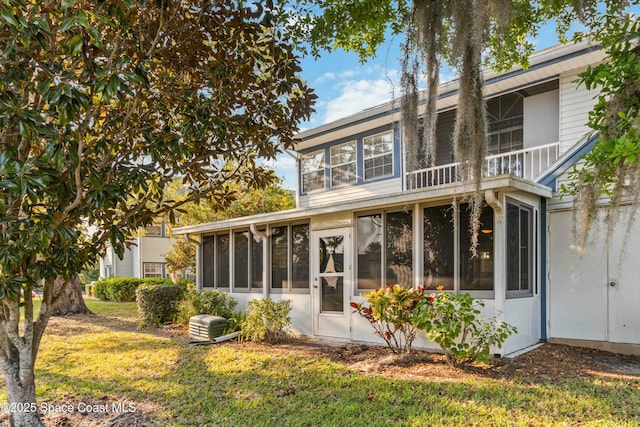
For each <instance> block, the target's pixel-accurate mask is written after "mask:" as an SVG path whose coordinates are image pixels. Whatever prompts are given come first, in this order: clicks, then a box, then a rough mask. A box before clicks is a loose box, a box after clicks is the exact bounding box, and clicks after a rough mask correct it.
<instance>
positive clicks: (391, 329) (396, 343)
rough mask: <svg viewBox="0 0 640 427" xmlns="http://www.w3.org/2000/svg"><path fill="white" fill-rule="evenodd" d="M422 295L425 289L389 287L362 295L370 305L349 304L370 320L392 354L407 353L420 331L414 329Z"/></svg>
mask: <svg viewBox="0 0 640 427" xmlns="http://www.w3.org/2000/svg"><path fill="white" fill-rule="evenodd" d="M423 293H424V290H423V289H422V288H418V289H407V288H403V287H402V286H400V285H393V286H386V287H384V288H381V289H377V290H375V291H372V292H369V293H367V294H364V295H362V296H363V297H364V298H366V299H367V302H368V303H369V305H368V306H365V305H363V304H359V303H356V302H353V301H352V302H351V303H350V304H349V305H351V307H352V308H353V309H354V310H355V312H357V313H358V314H360V315H361V316H362V317H364V318H365V319H367V320H368V321H369V323H370V324H371V326H372V327H373V329H374V331H375V333H376V334H377V335H380V336H381V337H382V339H383V340H384V341H385V343H386V344H387V346H388V347H389V348H390V349H391V351H393V352H394V353H408V352H410V351H411V345H412V344H413V340H414V339H415V337H416V332H417V330H416V328H415V327H414V326H413V316H414V314H413V312H414V308H415V307H416V305H417V304H418V302H419V301H420V299H421V298H422V294H423Z"/></svg>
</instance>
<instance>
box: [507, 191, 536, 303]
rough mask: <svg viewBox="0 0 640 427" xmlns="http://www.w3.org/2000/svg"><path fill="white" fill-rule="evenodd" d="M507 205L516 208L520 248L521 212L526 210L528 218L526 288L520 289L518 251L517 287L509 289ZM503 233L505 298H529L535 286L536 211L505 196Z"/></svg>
mask: <svg viewBox="0 0 640 427" xmlns="http://www.w3.org/2000/svg"><path fill="white" fill-rule="evenodd" d="M509 206H512V207H515V208H518V242H517V243H518V248H520V249H522V212H523V211H524V212H527V213H528V215H529V218H528V222H527V234H528V235H527V239H528V242H529V244H528V245H527V258H528V260H527V265H528V269H527V272H526V274H527V276H528V278H527V279H528V284H529V285H528V288H527V289H522V253H521V251H518V260H519V262H518V267H519V268H518V289H513V290H510V289H509V279H510V277H509V274H508V273H509V263H510V260H511V259H512V258H511V257H510V254H509V250H508V247H507V245H508V242H509V237H510V236H509V218H508V215H509ZM504 212H505V221H504V222H505V226H504V228H505V233H504V247H505V286H504V287H505V292H506V295H505V297H506V298H507V299H512V298H529V297H533V295H534V287H535V277H536V275H535V268H536V264H535V263H534V259H535V251H536V236H535V234H534V230H535V228H534V227H535V220H534V216H535V215H536V211H535V209H534V208H533V206H531V205H529V204H527V203H524V202H521V201H519V200H516V199H512V198H510V197H507V198H506V203H505V210H504Z"/></svg>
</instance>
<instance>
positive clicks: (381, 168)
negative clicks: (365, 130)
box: [362, 132, 393, 181]
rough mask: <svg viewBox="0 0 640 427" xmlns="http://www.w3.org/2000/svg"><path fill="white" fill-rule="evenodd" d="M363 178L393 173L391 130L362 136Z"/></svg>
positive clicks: (367, 178)
mask: <svg viewBox="0 0 640 427" xmlns="http://www.w3.org/2000/svg"><path fill="white" fill-rule="evenodd" d="M362 145H363V149H364V179H365V181H366V180H369V179H375V178H380V177H383V176H389V175H393V134H392V133H391V132H386V133H381V134H378V135H373V136H369V137H366V138H363V140H362Z"/></svg>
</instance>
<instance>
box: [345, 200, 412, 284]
mask: <svg viewBox="0 0 640 427" xmlns="http://www.w3.org/2000/svg"><path fill="white" fill-rule="evenodd" d="M412 218H413V215H412V212H411V211H403V212H387V213H384V214H373V215H363V216H360V217H358V219H357V230H356V242H357V243H356V244H357V250H358V255H357V257H358V258H357V264H358V265H357V274H358V278H357V289H358V290H359V291H367V290H371V289H377V288H380V287H381V286H382V285H383V284H384V285H393V284H400V285H402V286H405V287H411V286H412V285H413V226H412Z"/></svg>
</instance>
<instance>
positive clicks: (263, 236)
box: [249, 194, 297, 299]
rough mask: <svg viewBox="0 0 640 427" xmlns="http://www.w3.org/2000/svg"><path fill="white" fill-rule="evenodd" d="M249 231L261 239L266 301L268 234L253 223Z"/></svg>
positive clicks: (263, 288) (266, 296)
mask: <svg viewBox="0 0 640 427" xmlns="http://www.w3.org/2000/svg"><path fill="white" fill-rule="evenodd" d="M296 197H297V194H296ZM249 230H251V234H254V235H256V236H258V237H260V238H261V239H262V297H263V298H264V299H267V298H269V286H268V284H267V280H268V277H267V266H268V265H269V246H268V241H267V239H268V238H269V234H267V233H265V232H262V231H260V230H258V229H257V228H256V224H255V223H253V222H252V223H251V224H249Z"/></svg>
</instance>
